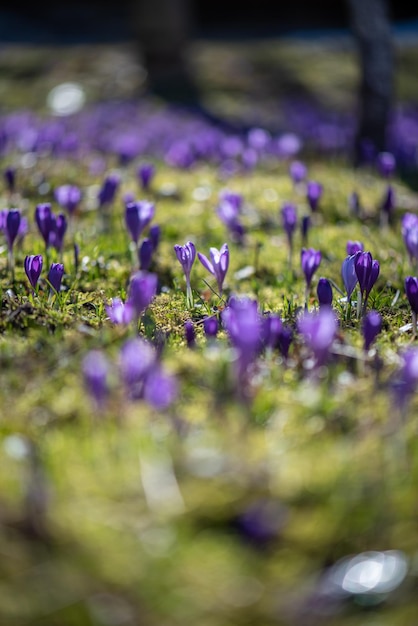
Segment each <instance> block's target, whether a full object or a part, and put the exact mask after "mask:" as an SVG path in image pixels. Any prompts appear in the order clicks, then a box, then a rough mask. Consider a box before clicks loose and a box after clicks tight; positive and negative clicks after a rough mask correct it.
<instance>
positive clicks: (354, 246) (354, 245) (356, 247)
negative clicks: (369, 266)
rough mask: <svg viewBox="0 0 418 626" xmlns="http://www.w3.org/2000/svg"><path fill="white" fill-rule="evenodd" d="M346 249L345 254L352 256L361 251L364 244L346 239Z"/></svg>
mask: <svg viewBox="0 0 418 626" xmlns="http://www.w3.org/2000/svg"><path fill="white" fill-rule="evenodd" d="M346 250H347V254H348V255H349V256H352V255H353V254H355V253H356V252H363V251H364V245H363V244H362V243H361V241H347V246H346Z"/></svg>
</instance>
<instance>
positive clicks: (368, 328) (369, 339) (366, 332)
mask: <svg viewBox="0 0 418 626" xmlns="http://www.w3.org/2000/svg"><path fill="white" fill-rule="evenodd" d="M381 330H382V316H381V315H380V313H378V312H377V311H370V312H369V313H367V315H365V317H364V318H363V324H362V331H363V338H364V350H365V351H366V352H367V351H368V350H369V348H370V346H371V345H372V343H373V341H374V340H375V339H376V337H377V335H378V334H379V333H380V331H381Z"/></svg>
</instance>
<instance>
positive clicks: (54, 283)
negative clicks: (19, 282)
mask: <svg viewBox="0 0 418 626" xmlns="http://www.w3.org/2000/svg"><path fill="white" fill-rule="evenodd" d="M42 267H43V258H42V255H41V254H33V255H28V256H26V257H25V262H24V268H25V273H26V276H27V277H28V280H29V282H30V285H31V287H32V289H33V291H34V292H36V291H37V288H38V281H39V278H40V276H41V273H42ZM63 276H64V265H63V264H62V263H51V266H50V268H49V271H48V276H47V281H48V283H49V285H50V287H51V294H50V295H52V294H53V293H54V292H55V293H59V292H60V289H61V283H62V278H63Z"/></svg>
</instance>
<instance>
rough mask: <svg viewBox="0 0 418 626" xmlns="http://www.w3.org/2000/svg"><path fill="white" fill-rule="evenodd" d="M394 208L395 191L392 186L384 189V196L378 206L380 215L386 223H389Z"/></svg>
mask: <svg viewBox="0 0 418 626" xmlns="http://www.w3.org/2000/svg"><path fill="white" fill-rule="evenodd" d="M394 208H395V190H394V188H393V187H392V185H388V186H387V187H386V191H385V195H384V196H383V199H382V202H381V204H380V211H381V215H382V216H383V218H384V220H385V221H386V222H390V220H391V218H392V214H393V210H394Z"/></svg>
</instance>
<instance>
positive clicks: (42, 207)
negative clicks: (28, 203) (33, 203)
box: [35, 202, 53, 247]
mask: <svg viewBox="0 0 418 626" xmlns="http://www.w3.org/2000/svg"><path fill="white" fill-rule="evenodd" d="M35 221H36V224H37V226H38V229H39V232H40V233H41V235H42V238H43V240H44V242H45V246H46V247H48V245H49V235H50V233H51V229H52V227H53V217H52V210H51V205H50V203H49V202H46V203H44V204H38V205H37V207H36V209H35Z"/></svg>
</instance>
